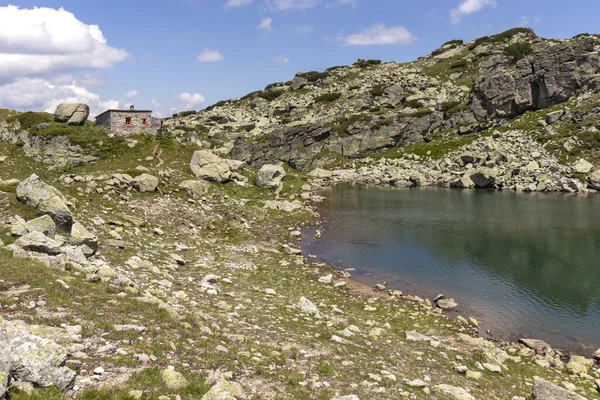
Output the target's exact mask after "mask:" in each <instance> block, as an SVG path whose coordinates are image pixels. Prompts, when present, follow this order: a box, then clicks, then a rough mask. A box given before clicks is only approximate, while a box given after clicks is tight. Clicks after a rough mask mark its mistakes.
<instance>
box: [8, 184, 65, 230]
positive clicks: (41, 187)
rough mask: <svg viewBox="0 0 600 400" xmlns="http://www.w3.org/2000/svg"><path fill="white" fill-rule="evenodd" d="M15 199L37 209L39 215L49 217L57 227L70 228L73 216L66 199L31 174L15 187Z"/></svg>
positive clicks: (52, 187)
mask: <svg viewBox="0 0 600 400" xmlns="http://www.w3.org/2000/svg"><path fill="white" fill-rule="evenodd" d="M17 199H19V200H20V201H23V202H25V203H26V204H28V205H29V206H31V207H34V208H36V209H37V211H38V213H39V214H42V215H46V214H47V215H50V216H51V217H52V219H53V220H54V222H56V224H57V225H60V226H64V227H69V228H70V227H71V225H72V224H73V215H72V214H71V210H70V209H69V207H68V205H67V203H68V201H67V199H66V197H65V196H63V194H62V193H61V192H60V191H58V190H57V189H56V188H55V187H54V186H50V185H48V184H46V183H44V182H42V180H41V179H40V178H39V177H38V176H37V175H36V174H32V175H31V176H30V177H29V178H27V179H25V180H24V181H22V182H21V183H19V185H18V186H17Z"/></svg>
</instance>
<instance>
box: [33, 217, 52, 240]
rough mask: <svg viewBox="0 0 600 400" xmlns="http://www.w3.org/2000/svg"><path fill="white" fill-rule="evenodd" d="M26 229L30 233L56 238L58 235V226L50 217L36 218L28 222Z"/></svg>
mask: <svg viewBox="0 0 600 400" xmlns="http://www.w3.org/2000/svg"><path fill="white" fill-rule="evenodd" d="M25 227H26V228H27V230H28V231H29V232H42V233H43V234H44V235H46V236H48V237H50V238H54V234H55V233H56V224H55V223H54V220H53V219H52V217H50V216H49V215H42V216H41V217H39V218H35V219H32V220H29V221H27V223H26V224H25Z"/></svg>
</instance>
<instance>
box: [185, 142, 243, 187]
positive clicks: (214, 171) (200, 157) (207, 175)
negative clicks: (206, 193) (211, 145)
mask: <svg viewBox="0 0 600 400" xmlns="http://www.w3.org/2000/svg"><path fill="white" fill-rule="evenodd" d="M242 165H243V162H241V161H236V160H228V159H224V158H221V157H219V156H217V155H216V154H214V153H213V152H211V151H208V150H198V151H196V152H195V153H194V155H193V157H192V161H191V162H190V168H191V169H192V172H193V173H194V175H196V176H197V177H199V178H203V179H206V180H209V181H213V182H218V183H224V182H227V181H230V180H232V179H233V171H236V170H238V169H239V168H241V167H242Z"/></svg>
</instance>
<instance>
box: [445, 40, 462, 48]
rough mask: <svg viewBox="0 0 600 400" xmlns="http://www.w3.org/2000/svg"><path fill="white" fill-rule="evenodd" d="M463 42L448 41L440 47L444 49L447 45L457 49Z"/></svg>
mask: <svg viewBox="0 0 600 400" xmlns="http://www.w3.org/2000/svg"><path fill="white" fill-rule="evenodd" d="M464 42H465V41H464V40H461V39H454V40H449V41H447V42H446V43H444V44H443V45H442V47H444V46H447V45H452V46H454V47H457V46H461V45H462V44H463V43H464Z"/></svg>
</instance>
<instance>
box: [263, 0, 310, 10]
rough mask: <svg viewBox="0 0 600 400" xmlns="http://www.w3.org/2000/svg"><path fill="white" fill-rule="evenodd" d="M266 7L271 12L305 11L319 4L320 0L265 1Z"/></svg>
mask: <svg viewBox="0 0 600 400" xmlns="http://www.w3.org/2000/svg"><path fill="white" fill-rule="evenodd" d="M266 3H267V6H268V7H269V8H270V9H272V10H278V11H284V10H306V9H308V8H313V7H316V6H318V5H319V4H320V3H321V0H266Z"/></svg>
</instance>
